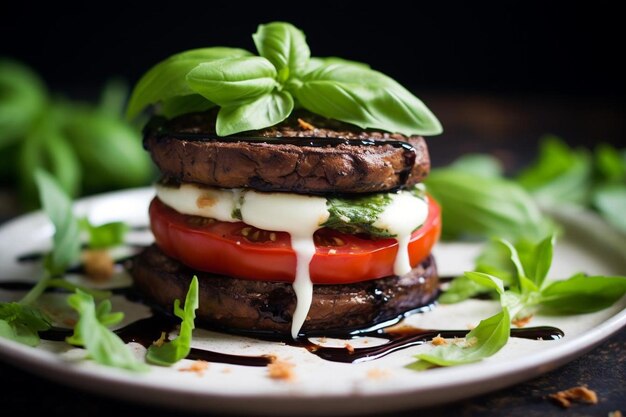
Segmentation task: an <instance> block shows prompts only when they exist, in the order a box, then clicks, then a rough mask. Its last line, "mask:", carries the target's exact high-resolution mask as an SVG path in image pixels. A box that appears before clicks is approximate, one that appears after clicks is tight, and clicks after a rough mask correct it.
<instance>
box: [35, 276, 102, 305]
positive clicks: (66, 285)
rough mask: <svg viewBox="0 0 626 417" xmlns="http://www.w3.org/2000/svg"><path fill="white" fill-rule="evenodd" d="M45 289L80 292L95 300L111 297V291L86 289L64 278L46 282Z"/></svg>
mask: <svg viewBox="0 0 626 417" xmlns="http://www.w3.org/2000/svg"><path fill="white" fill-rule="evenodd" d="M46 288H62V289H64V290H67V291H69V292H76V290H81V291H82V292H84V293H86V294H89V295H91V296H92V297H93V298H95V299H97V300H104V299H106V298H110V297H111V295H112V292H111V291H107V290H97V289H95V288H88V287H85V286H83V285H78V284H74V283H72V282H70V281H67V280H66V279H64V278H51V279H49V280H47V282H46Z"/></svg>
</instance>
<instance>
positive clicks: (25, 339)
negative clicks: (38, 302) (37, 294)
mask: <svg viewBox="0 0 626 417" xmlns="http://www.w3.org/2000/svg"><path fill="white" fill-rule="evenodd" d="M50 327H51V323H50V319H49V318H48V317H46V316H45V314H43V313H42V312H41V311H40V310H39V309H38V308H36V307H31V306H28V305H23V304H20V303H15V302H10V303H0V337H4V338H6V339H11V340H13V341H15V342H18V343H22V344H24V345H27V346H37V345H38V344H39V332H40V331H44V330H48V329H49V328H50Z"/></svg>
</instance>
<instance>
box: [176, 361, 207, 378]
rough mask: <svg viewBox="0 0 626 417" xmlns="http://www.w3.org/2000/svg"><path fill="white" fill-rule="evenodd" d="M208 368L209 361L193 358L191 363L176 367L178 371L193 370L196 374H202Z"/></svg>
mask: <svg viewBox="0 0 626 417" xmlns="http://www.w3.org/2000/svg"><path fill="white" fill-rule="evenodd" d="M207 369H209V363H208V362H207V361H203V360H195V361H193V362H192V363H191V365H189V366H187V367H185V368H178V371H179V372H194V373H195V374H196V375H198V376H202V375H204V372H205V371H206V370H207Z"/></svg>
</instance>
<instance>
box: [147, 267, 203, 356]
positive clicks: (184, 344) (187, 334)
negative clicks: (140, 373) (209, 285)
mask: <svg viewBox="0 0 626 417" xmlns="http://www.w3.org/2000/svg"><path fill="white" fill-rule="evenodd" d="M198 306H199V289H198V277H197V276H195V275H194V277H193V278H192V280H191V283H190V284H189V289H188V290H187V296H186V297H185V305H184V306H183V308H181V307H180V300H179V299H176V300H175V301H174V315H176V317H178V318H179V319H181V320H182V322H181V324H180V330H179V332H178V337H177V338H176V339H174V340H171V341H169V342H166V343H164V344H162V345H160V346H157V345H152V346H150V348H148V353H147V354H146V360H147V361H148V362H150V363H153V364H155V365H161V366H169V365H172V364H174V363H176V362H178V361H179V360H181V359H184V358H186V357H187V355H189V352H190V351H191V338H192V333H193V329H194V328H195V327H196V326H195V322H194V320H195V319H196V310H197V309H198Z"/></svg>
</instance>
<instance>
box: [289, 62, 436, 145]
mask: <svg viewBox="0 0 626 417" xmlns="http://www.w3.org/2000/svg"><path fill="white" fill-rule="evenodd" d="M293 93H294V95H295V97H296V99H297V100H298V102H299V103H300V104H301V105H302V107H304V108H305V109H307V110H310V111H312V112H313V113H317V114H319V115H321V116H324V117H328V118H331V119H337V120H340V121H343V122H347V123H352V124H355V125H357V126H359V127H361V128H363V129H365V128H376V129H382V130H386V131H389V132H398V133H402V134H405V135H436V134H439V133H441V132H442V128H441V124H440V123H439V120H437V118H436V117H435V116H434V115H433V114H432V113H431V111H430V110H429V109H428V108H427V107H426V106H425V105H424V103H422V102H421V101H420V100H419V99H418V98H417V97H415V96H414V95H413V94H411V93H410V92H409V91H408V90H406V89H405V88H404V87H402V86H401V85H400V84H398V83H397V82H396V81H394V80H392V79H391V78H389V77H387V76H386V75H384V74H382V73H380V72H377V71H374V70H370V69H367V68H362V67H359V66H356V65H351V64H343V63H332V64H328V65H324V66H322V67H319V68H317V69H315V70H313V71H311V72H309V73H307V74H306V75H305V76H304V77H303V79H302V85H301V86H300V87H299V88H297V89H294V90H293Z"/></svg>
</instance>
